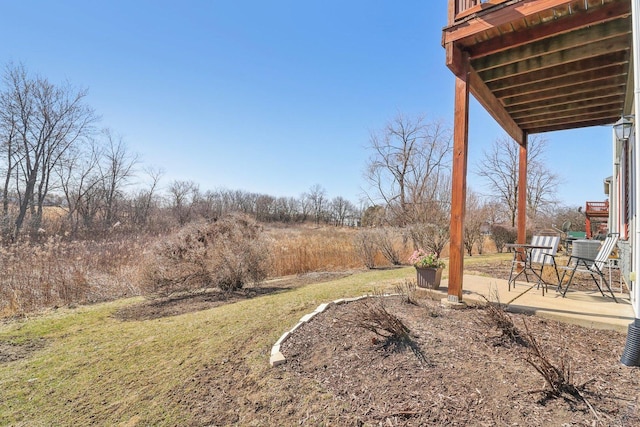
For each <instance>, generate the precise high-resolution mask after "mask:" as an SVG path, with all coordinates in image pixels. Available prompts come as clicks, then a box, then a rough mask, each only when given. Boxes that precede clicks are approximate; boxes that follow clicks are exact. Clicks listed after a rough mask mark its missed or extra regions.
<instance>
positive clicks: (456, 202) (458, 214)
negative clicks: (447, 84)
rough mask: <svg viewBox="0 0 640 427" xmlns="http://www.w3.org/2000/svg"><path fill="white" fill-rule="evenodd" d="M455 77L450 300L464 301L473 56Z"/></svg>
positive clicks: (465, 59)
mask: <svg viewBox="0 0 640 427" xmlns="http://www.w3.org/2000/svg"><path fill="white" fill-rule="evenodd" d="M460 66H461V68H460V70H459V71H461V72H460V73H458V74H457V75H456V77H455V111H454V119H453V167H452V178H451V222H450V227H451V235H450V239H449V287H448V295H449V299H450V300H451V299H454V300H457V301H462V277H463V270H464V215H465V210H466V200H467V153H468V144H469V74H468V72H465V71H468V70H469V59H468V58H463V60H462V63H461V64H460Z"/></svg>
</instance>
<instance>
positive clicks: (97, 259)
mask: <svg viewBox="0 0 640 427" xmlns="http://www.w3.org/2000/svg"><path fill="white" fill-rule="evenodd" d="M140 247H143V245H142V244H137V243H136V242H135V241H123V240H105V241H102V242H93V241H73V242H66V241H63V240H62V238H60V237H49V238H47V239H46V240H45V241H44V242H43V243H34V242H32V241H29V240H22V241H19V242H17V243H15V244H12V245H9V246H1V247H0V268H1V269H2V272H3V274H2V275H1V276H0V316H12V315H18V314H24V313H28V312H33V311H38V310H41V309H43V308H47V307H54V306H60V305H69V304H76V303H92V302H98V301H106V300H111V299H116V298H120V297H123V296H130V295H134V294H137V293H138V291H137V289H136V286H135V285H134V284H133V283H132V281H131V280H132V277H133V275H132V274H131V269H132V265H135V263H136V262H137V259H138V257H137V254H138V253H139V251H140Z"/></svg>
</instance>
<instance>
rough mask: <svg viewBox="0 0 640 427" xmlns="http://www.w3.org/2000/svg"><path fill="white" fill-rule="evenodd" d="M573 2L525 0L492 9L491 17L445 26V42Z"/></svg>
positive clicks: (565, 0) (563, 0)
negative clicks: (498, 8)
mask: <svg viewBox="0 0 640 427" xmlns="http://www.w3.org/2000/svg"><path fill="white" fill-rule="evenodd" d="M573 2H575V0H525V1H523V2H520V3H515V4H514V5H512V6H507V7H505V8H503V9H500V10H496V11H495V12H494V11H492V12H491V13H490V16H491V18H490V19H485V18H484V15H483V16H478V17H477V18H473V19H470V20H469V21H466V22H465V23H464V24H461V25H456V26H454V27H450V28H445V29H444V32H445V35H444V42H445V43H451V42H455V41H457V40H460V39H464V38H465V37H469V36H472V35H474V34H476V33H479V32H481V31H485V30H488V29H491V28H495V27H499V26H501V25H505V24H508V23H510V22H512V21H515V20H517V19H522V18H526V17H529V16H531V15H535V14H537V13H540V12H543V11H545V10H547V9H553V8H554V7H560V6H565V5H567V4H569V3H573Z"/></svg>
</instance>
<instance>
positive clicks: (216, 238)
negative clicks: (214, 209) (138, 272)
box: [142, 214, 268, 295]
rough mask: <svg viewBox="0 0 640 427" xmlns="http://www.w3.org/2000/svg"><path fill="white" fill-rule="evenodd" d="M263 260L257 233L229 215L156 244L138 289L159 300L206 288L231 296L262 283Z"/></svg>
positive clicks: (247, 220) (249, 224) (246, 221)
mask: <svg viewBox="0 0 640 427" xmlns="http://www.w3.org/2000/svg"><path fill="white" fill-rule="evenodd" d="M267 260H268V254H267V250H266V246H265V242H264V238H263V237H262V234H261V228H260V227H259V226H258V225H257V223H255V222H254V221H253V220H251V219H250V218H249V217H247V216H245V215H241V214H232V215H228V216H226V217H222V218H220V219H219V220H217V221H215V222H198V223H193V224H190V225H187V226H186V227H184V228H182V229H181V230H180V231H178V232H177V233H176V234H175V235H173V236H171V237H169V238H168V239H167V240H166V241H164V242H161V243H160V244H158V245H157V246H156V247H155V248H154V249H153V251H152V254H151V257H150V259H148V260H147V263H146V265H145V267H144V274H143V279H142V280H143V286H144V289H145V292H146V293H147V294H158V295H169V294H171V293H173V292H179V291H193V290H197V289H202V288H207V287H211V286H217V287H219V288H220V289H222V290H225V291H229V290H236V289H240V288H242V287H243V286H244V285H245V284H247V283H250V282H252V283H258V282H260V281H262V280H264V278H265V277H266V276H267V270H268V262H267Z"/></svg>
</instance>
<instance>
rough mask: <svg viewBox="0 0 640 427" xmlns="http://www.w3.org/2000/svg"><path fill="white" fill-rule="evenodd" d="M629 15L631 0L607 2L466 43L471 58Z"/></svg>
mask: <svg viewBox="0 0 640 427" xmlns="http://www.w3.org/2000/svg"><path fill="white" fill-rule="evenodd" d="M626 16H631V2H628V1H620V2H613V3H609V4H606V5H604V6H602V7H598V8H589V9H587V10H586V11H582V12H580V13H574V14H572V15H567V16H564V17H562V18H560V19H557V20H554V21H551V22H548V23H546V24H543V25H537V26H535V27H531V28H528V29H526V30H524V31H515V32H512V33H507V34H503V35H501V36H500V37H494V38H491V39H489V40H487V41H485V42H480V43H474V44H472V45H471V46H469V48H468V51H469V57H470V58H471V60H472V61H473V60H474V59H476V58H479V57H481V56H484V55H491V54H494V53H497V52H501V51H504V50H507V49H511V48H513V47H517V46H522V45H525V44H528V43H532V42H535V41H537V40H542V39H545V38H547V37H551V36H555V35H558V34H564V33H567V32H570V31H575V30H578V29H581V28H585V27H590V26H592V25H595V24H599V23H603V22H608V21H611V20H614V19H619V18H621V17H626Z"/></svg>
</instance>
